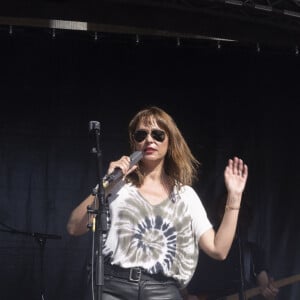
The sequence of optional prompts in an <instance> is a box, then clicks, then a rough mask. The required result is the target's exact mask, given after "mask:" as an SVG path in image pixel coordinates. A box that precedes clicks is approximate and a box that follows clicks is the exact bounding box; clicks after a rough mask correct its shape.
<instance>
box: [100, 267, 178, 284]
mask: <svg viewBox="0 0 300 300" xmlns="http://www.w3.org/2000/svg"><path fill="white" fill-rule="evenodd" d="M104 274H105V275H110V276H114V277H118V278H122V279H127V280H129V281H134V282H139V281H140V280H151V281H153V280H155V281H159V282H172V283H175V280H174V279H173V278H171V277H167V276H165V275H163V274H161V273H159V274H149V273H146V271H145V270H144V269H142V268H138V267H135V268H122V267H120V266H117V265H111V264H109V263H105V264H104Z"/></svg>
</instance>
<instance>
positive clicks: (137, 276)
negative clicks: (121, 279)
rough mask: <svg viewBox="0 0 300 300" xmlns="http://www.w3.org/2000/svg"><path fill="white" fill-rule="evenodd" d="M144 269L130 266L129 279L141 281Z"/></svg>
mask: <svg viewBox="0 0 300 300" xmlns="http://www.w3.org/2000/svg"><path fill="white" fill-rule="evenodd" d="M141 276H142V270H141V268H137V267H136V268H130V272H129V280H130V281H135V282H139V281H140V280H141Z"/></svg>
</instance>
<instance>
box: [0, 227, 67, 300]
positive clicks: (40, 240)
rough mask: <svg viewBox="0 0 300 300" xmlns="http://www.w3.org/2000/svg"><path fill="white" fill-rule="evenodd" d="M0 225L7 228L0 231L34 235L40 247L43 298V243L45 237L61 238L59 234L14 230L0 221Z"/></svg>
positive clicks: (42, 293)
mask: <svg viewBox="0 0 300 300" xmlns="http://www.w3.org/2000/svg"><path fill="white" fill-rule="evenodd" d="M0 224H1V225H3V226H5V227H6V228H8V229H0V231H3V232H8V233H13V234H23V235H27V236H31V237H34V238H35V240H36V241H37V242H38V244H39V246H40V247H39V248H40V278H41V282H40V293H41V299H42V300H45V296H44V295H45V286H44V250H45V244H46V241H47V239H61V236H60V235H55V234H46V233H39V232H26V231H20V230H16V229H14V228H11V227H10V226H7V225H5V224H3V223H1V222H0Z"/></svg>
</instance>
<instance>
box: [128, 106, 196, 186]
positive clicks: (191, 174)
mask: <svg viewBox="0 0 300 300" xmlns="http://www.w3.org/2000/svg"><path fill="white" fill-rule="evenodd" d="M140 122H144V124H148V125H149V124H153V122H156V123H157V125H158V126H159V127H160V128H161V129H163V130H164V131H165V132H166V134H167V135H168V138H169V147H168V151H167V154H166V157H165V161H164V170H165V172H166V174H167V175H168V177H169V178H170V180H171V182H172V185H178V186H180V185H181V184H182V185H192V184H193V182H194V180H195V179H196V178H197V168H198V166H199V165H200V163H199V161H198V160H197V159H196V158H195V157H194V155H193V154H192V152H191V150H190V148H189V146H188V145H187V143H186V141H185V139H184V137H183V136H182V134H181V132H180V130H179V129H178V127H177V125H176V123H175V121H174V120H173V118H172V117H171V116H170V115H169V114H168V113H166V112H165V111H164V110H162V109H161V108H159V107H157V106H150V107H148V108H145V109H143V110H141V111H139V112H138V113H137V114H136V115H135V116H134V117H133V118H132V120H131V121H130V123H129V126H128V131H129V141H130V146H131V150H132V151H135V150H136V149H135V141H134V139H133V134H134V132H135V130H136V128H137V126H138V124H139V123H140ZM130 175H131V176H130ZM128 177H129V178H128V179H129V180H130V181H131V182H133V183H134V184H135V185H137V186H140V185H141V184H142V182H143V175H142V173H141V172H140V171H139V168H138V169H137V170H136V172H133V173H132V174H129V176H128Z"/></svg>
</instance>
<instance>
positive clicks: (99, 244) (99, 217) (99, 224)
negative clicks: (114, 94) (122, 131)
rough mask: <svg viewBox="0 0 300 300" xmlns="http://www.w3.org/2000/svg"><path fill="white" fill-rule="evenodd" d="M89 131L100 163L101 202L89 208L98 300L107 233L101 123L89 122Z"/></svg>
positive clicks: (100, 293)
mask: <svg viewBox="0 0 300 300" xmlns="http://www.w3.org/2000/svg"><path fill="white" fill-rule="evenodd" d="M89 130H90V131H94V132H95V137H96V148H93V149H92V153H95V154H96V155H97V162H98V182H99V185H98V189H96V191H95V193H96V197H97V199H98V201H99V205H98V209H96V210H92V209H91V208H90V207H88V212H89V213H93V214H95V215H96V222H95V229H94V230H95V233H96V234H95V236H96V245H95V248H96V251H95V253H96V279H95V284H96V295H97V299H98V300H101V299H102V287H103V285H104V257H103V253H102V249H103V244H104V238H103V235H104V234H105V233H106V232H107V228H108V224H107V210H106V204H105V191H104V187H103V183H102V182H103V180H102V176H101V174H102V154H101V150H100V123H99V122H98V121H90V122H89Z"/></svg>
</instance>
